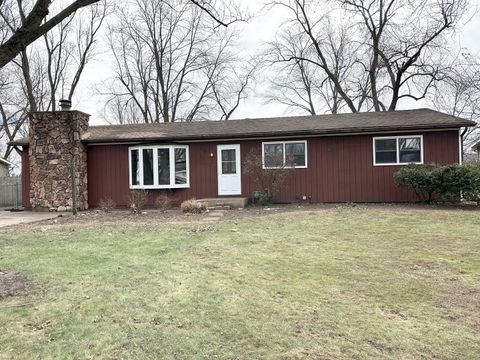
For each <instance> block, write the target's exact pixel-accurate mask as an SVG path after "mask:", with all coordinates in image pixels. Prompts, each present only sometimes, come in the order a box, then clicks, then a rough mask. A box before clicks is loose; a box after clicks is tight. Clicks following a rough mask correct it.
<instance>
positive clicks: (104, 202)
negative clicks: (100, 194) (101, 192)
mask: <svg viewBox="0 0 480 360" xmlns="http://www.w3.org/2000/svg"><path fill="white" fill-rule="evenodd" d="M115 206H116V204H115V201H113V199H112V198H109V197H104V198H102V199H101V200H100V202H99V203H98V207H99V208H100V210H102V211H103V212H105V213H109V212H111V211H112V210H113V209H114V208H115Z"/></svg>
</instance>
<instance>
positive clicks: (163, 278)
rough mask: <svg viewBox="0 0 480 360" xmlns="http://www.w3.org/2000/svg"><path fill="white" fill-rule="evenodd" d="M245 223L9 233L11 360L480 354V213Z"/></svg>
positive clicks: (332, 210) (428, 211)
mask: <svg viewBox="0 0 480 360" xmlns="http://www.w3.org/2000/svg"><path fill="white" fill-rule="evenodd" d="M239 213H240V212H239ZM248 214H249V211H244V212H242V216H239V217H238V218H236V217H235V216H234V215H233V216H232V214H229V215H228V216H225V217H224V218H223V219H222V220H220V221H219V222H217V223H211V224H207V223H201V222H198V219H199V218H197V217H193V218H186V219H183V220H180V221H179V220H178V217H177V218H175V222H172V221H169V220H168V219H165V220H162V221H152V222H151V223H150V219H152V218H154V217H155V215H154V214H151V215H143V216H137V218H136V219H135V221H132V222H130V221H128V219H127V220H126V219H125V218H122V219H119V220H115V219H113V220H112V219H110V220H108V221H107V220H105V221H102V219H101V218H100V220H98V219H96V220H95V221H92V222H89V221H77V220H64V221H59V222H58V223H56V224H50V225H46V224H45V223H43V224H36V225H30V226H23V227H16V228H10V229H6V230H1V231H0V269H3V270H14V271H17V272H19V273H20V274H22V275H23V276H25V277H26V279H28V291H26V292H23V293H20V294H16V295H14V296H8V297H4V298H3V299H0V329H1V332H0V358H2V359H3V358H5V359H10V358H12V359H34V358H40V359H49V358H62V359H98V358H105V359H145V358H151V359H204V358H211V359H364V358H396V359H400V358H401V359H418V358H424V359H474V358H479V356H480V355H479V354H480V211H465V210H459V209H437V208H433V207H432V208H421V207H396V206H368V207H365V206H357V207H346V206H345V207H314V206H312V207H307V208H306V209H305V208H304V209H300V210H296V209H295V208H291V209H290V210H289V211H284V212H279V213H275V212H274V211H270V212H268V211H266V212H265V214H260V213H258V212H254V211H251V214H252V215H251V216H249V215H248Z"/></svg>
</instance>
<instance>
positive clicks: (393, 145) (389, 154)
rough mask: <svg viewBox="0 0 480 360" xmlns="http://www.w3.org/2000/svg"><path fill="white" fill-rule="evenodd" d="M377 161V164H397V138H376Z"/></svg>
mask: <svg viewBox="0 0 480 360" xmlns="http://www.w3.org/2000/svg"><path fill="white" fill-rule="evenodd" d="M375 162H376V163H377V164H395V163H396V162H397V140H396V139H376V140H375Z"/></svg>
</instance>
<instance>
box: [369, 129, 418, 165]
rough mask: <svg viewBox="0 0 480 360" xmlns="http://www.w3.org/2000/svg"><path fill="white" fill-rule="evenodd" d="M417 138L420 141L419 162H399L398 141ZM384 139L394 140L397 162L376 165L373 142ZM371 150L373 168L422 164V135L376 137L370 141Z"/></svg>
mask: <svg viewBox="0 0 480 360" xmlns="http://www.w3.org/2000/svg"><path fill="white" fill-rule="evenodd" d="M411 138H419V139H420V162H415V163H412V162H406V163H405V162H400V139H411ZM385 139H394V140H395V144H396V145H395V146H396V152H397V161H396V162H394V163H377V162H376V156H375V153H376V150H375V140H385ZM372 149H373V166H398V165H408V164H423V163H424V159H423V135H402V136H377V137H373V139H372Z"/></svg>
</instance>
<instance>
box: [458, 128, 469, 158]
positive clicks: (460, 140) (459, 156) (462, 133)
mask: <svg viewBox="0 0 480 360" xmlns="http://www.w3.org/2000/svg"><path fill="white" fill-rule="evenodd" d="M467 130H468V128H467V127H466V128H465V129H464V130H463V131H462V128H460V129H458V133H459V134H460V135H459V138H458V150H459V151H460V153H459V154H458V160H459V164H460V165H462V164H463V137H464V136H465V135H466V134H467Z"/></svg>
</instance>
